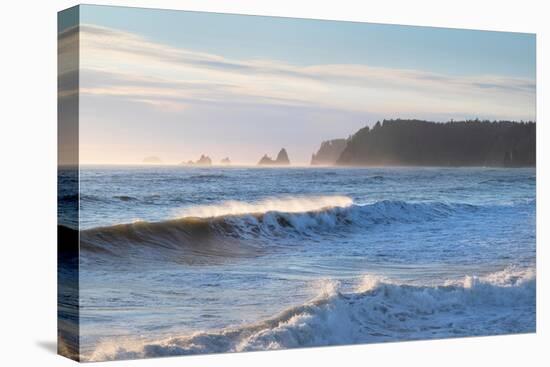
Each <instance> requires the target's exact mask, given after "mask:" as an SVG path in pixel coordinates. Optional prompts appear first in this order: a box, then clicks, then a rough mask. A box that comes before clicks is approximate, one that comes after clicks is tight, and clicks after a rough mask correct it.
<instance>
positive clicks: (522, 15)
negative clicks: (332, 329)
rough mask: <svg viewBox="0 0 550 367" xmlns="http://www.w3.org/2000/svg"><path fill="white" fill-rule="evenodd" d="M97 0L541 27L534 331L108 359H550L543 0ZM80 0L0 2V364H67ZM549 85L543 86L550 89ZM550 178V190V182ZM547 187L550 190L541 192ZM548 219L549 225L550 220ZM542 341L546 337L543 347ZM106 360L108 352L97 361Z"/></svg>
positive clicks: (256, 362)
mask: <svg viewBox="0 0 550 367" xmlns="http://www.w3.org/2000/svg"><path fill="white" fill-rule="evenodd" d="M93 3H96V4H107V5H127V6H143V7H157V8H169V9H186V10H203V11H216V12H230V13H244V14H261V15H279V16H289V17H304V18H320V19H337V20H354V21H368V22H381V23H397V24H411V25H424V26H444V27H458V28H475V29H488V30H506V31H521V32H536V33H537V65H538V69H537V92H538V95H537V101H538V111H537V120H538V126H537V129H538V131H537V135H538V144H537V149H538V169H537V189H538V192H537V206H538V218H537V246H538V247H537V257H538V277H537V278H538V287H539V288H538V293H537V294H538V297H537V306H538V307H537V309H538V312H537V319H538V320H537V321H538V322H537V330H538V332H537V334H536V335H520V336H502V337H485V338H466V339H455V340H443V341H427V342H407V343H391V344H378V345H365V346H350V347H331V348H316V349H309V350H290V351H281V352H259V353H241V354H226V355H212V356H194V357H175V358H165V359H154V360H141V361H122V362H110V363H112V365H113V366H150V365H154V366H176V365H177V366H181V365H186V366H220V365H224V366H239V367H241V366H242V367H245V366H279V365H286V366H296V365H297V366H300V365H304V366H306V365H308V366H309V365H319V366H333V365H344V364H355V365H384V366H387V365H422V366H438V367H439V366H443V365H444V366H464V365H476V366H483V365H487V366H489V365H491V366H495V365H498V366H499V367H500V366H539V365H544V364H545V363H548V360H549V359H550V357H549V353H548V352H547V350H548V345H550V343H549V341H550V338H549V335H550V317H549V314H550V311H548V310H550V302H549V292H550V291H549V287H548V285H549V279H548V274H550V272H549V271H548V268H549V267H550V262H549V261H548V259H549V258H550V256H549V250H548V242H549V241H550V235H549V229H548V223H550V220H549V219H550V215H549V214H550V202H549V200H548V196H549V194H548V190H550V185H549V183H550V182H549V178H548V177H549V174H550V172H549V167H550V164H549V159H550V156H549V154H548V153H549V150H550V148H549V146H548V145H546V146H545V145H544V143H543V141H544V140H548V139H549V138H550V133H549V131H550V125H548V124H550V121H546V120H545V118H544V114H543V109H544V108H545V107H548V106H549V102H548V101H549V99H550V95H549V94H548V93H549V92H548V88H549V87H548V86H549V85H550V80H549V75H550V71H548V68H550V43H549V42H550V41H549V40H550V23H549V22H548V16H547V12H548V10H547V9H545V2H544V1H535V0H533V1H531V0H523V1H514V2H505V1H502V0H500V1H499V0H494V1H493V0H460V1H458V0H456V1H452V2H451V1H441V0H414V1H408V0H399V1H397V0H385V1H368V0H363V1H351V0H337V1H336V0H334V1H330V2H321V1H311V2H310V1H305V0H304V1H299V0H269V1H267V0H265V1H261V0H256V1H254V0H231V1H225V2H223V3H222V2H219V1H215V0H200V1H199V0H180V1H175V0H172V1H170V0H156V1H152V0H137V1H122V0H119V1H100V0H98V1H94V2H93ZM75 4H77V2H75V1H65V0H55V1H54V0H49V1H36V2H29V1H16V0H8V1H4V2H3V3H2V5H1V11H0V63H1V67H0V101H1V102H0V163H1V169H0V172H1V177H0V185H1V186H0V188H1V189H0V219H1V222H0V223H1V226H0V246H1V248H0V261H1V263H0V271H1V276H0V281H1V288H0V338H1V341H0V365H3V366H14V365H28V366H66V365H71V364H72V363H74V362H71V361H69V360H67V359H64V358H62V357H59V356H57V355H56V354H55V353H54V350H55V340H56V242H55V239H56V151H57V149H56V135H57V132H56V131H57V127H56V108H57V107H56V85H57V84H56V83H57V75H56V74H57V66H56V51H57V49H56V47H57V43H56V42H57V37H56V32H57V30H56V27H57V26H56V22H57V15H56V12H57V11H58V10H61V9H64V8H67V7H69V6H72V5H75ZM545 92H546V95H545ZM544 189H546V190H544ZM545 191H546V192H545ZM544 223H546V226H545V225H544ZM545 347H546V348H545ZM96 365H97V366H103V365H104V363H99V364H96Z"/></svg>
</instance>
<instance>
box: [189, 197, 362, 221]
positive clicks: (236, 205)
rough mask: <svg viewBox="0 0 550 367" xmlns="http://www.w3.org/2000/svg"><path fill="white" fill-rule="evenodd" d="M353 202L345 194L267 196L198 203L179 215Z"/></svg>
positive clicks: (339, 205) (256, 211)
mask: <svg viewBox="0 0 550 367" xmlns="http://www.w3.org/2000/svg"><path fill="white" fill-rule="evenodd" d="M352 203H353V200H352V199H350V198H349V197H347V196H304V197H290V196H289V197H282V198H268V199H263V200H260V201H257V202H243V201H234V200H231V201H226V202H223V203H221V204H216V205H199V206H193V207H190V208H186V209H184V210H183V211H181V212H180V213H179V217H196V218H215V217H223V216H230V215H233V216H236V215H244V214H264V213H267V212H284V213H304V212H313V211H320V210H324V209H329V208H344V207H348V206H350V205H351V204H352Z"/></svg>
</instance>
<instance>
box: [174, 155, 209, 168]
mask: <svg viewBox="0 0 550 367" xmlns="http://www.w3.org/2000/svg"><path fill="white" fill-rule="evenodd" d="M180 164H182V165H186V166H211V165H212V159H210V157H209V156H207V155H204V154H202V155H201V157H200V158H199V159H198V160H197V161H196V162H193V161H191V160H189V161H187V162H181V163H180Z"/></svg>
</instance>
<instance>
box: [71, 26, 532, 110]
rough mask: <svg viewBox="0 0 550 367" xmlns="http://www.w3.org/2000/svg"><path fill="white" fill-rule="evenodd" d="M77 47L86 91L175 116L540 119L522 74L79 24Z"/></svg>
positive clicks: (527, 81)
mask: <svg viewBox="0 0 550 367" xmlns="http://www.w3.org/2000/svg"><path fill="white" fill-rule="evenodd" d="M80 46H81V60H80V65H81V78H80V81H81V83H80V87H81V89H80V93H81V94H82V95H94V96H105V98H109V97H116V98H127V99H128V100H131V101H135V102H140V103H145V104H150V105H154V106H156V107H158V108H170V109H172V110H173V111H175V112H177V111H181V110H183V109H185V108H188V107H192V106H193V105H194V104H200V103H217V102H224V103H241V104H246V103H248V104H254V103H269V104H271V105H274V106H281V107H284V106H305V107H308V108H313V107H315V106H318V107H319V108H330V109H340V110H345V111H355V112H362V111H363V112H371V113H377V114H381V115H386V116H387V117H394V116H396V115H400V116H404V115H405V116H407V115H408V116H415V117H422V116H425V115H428V114H437V113H440V114H443V113H445V114H449V113H450V114H456V115H455V118H463V117H475V116H480V117H483V116H498V117H500V118H503V119H534V118H535V91H536V85H535V82H534V80H530V79H525V78H513V77H508V76H502V75H464V76H457V75H446V74H440V73H432V72H427V71H422V70H409V69H395V68H384V67H373V66H369V65H361V64H318V65H305V66H304V65H293V64H290V63H286V62H283V61H278V60H262V59H256V60H238V59H231V58H227V57H223V56H221V55H215V54H211V53H205V52H199V51H196V50H189V49H185V48H181V47H174V46H171V45H167V44H161V43H158V42H155V41H153V40H150V39H147V38H145V37H143V36H140V35H138V34H134V33H130V32H126V31H120V30H116V29H111V28H106V27H99V26H95V25H81V26H80ZM162 101H164V102H162Z"/></svg>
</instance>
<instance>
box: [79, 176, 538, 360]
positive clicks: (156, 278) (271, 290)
mask: <svg viewBox="0 0 550 367" xmlns="http://www.w3.org/2000/svg"><path fill="white" fill-rule="evenodd" d="M80 179H81V183H80V209H81V212H80V228H81V233H80V239H81V244H80V297H81V298H80V333H81V346H82V354H83V359H84V360H92V361H96V360H110V359H124V358H141V357H154V356H166V355H181V354H196V353H215V352H234V351H247V350H270V349H282V348H295V347H309V346H322V345H338V344H353V343H373V342H386V341H402V340H415V339H430V338H447V337H461V336H472V335H497V334H506V333H525V332H533V331H535V319H536V312H535V294H536V293H535V288H536V276H535V251H536V247H535V212H536V201H535V199H536V198H535V184H536V182H535V181H536V179H535V170H534V169H530V168H526V169H500V168H354V169H352V168H239V167H227V168H214V167H213V168H189V167H166V166H163V167H160V166H158V167H154V166H147V167H114V166H109V167H99V166H84V167H82V168H81V171H80Z"/></svg>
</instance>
